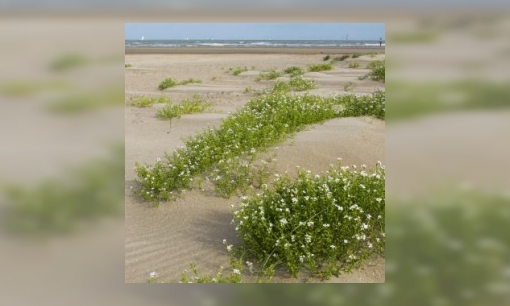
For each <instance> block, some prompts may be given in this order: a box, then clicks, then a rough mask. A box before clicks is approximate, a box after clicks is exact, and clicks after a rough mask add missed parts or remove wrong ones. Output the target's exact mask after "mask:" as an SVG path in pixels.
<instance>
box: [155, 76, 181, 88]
mask: <svg viewBox="0 0 510 306" xmlns="http://www.w3.org/2000/svg"><path fill="white" fill-rule="evenodd" d="M176 85H178V84H177V81H176V80H175V79H173V78H166V79H164V80H163V81H161V83H159V85H158V88H159V90H165V89H167V88H170V87H174V86H176Z"/></svg>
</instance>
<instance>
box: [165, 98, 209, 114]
mask: <svg viewBox="0 0 510 306" xmlns="http://www.w3.org/2000/svg"><path fill="white" fill-rule="evenodd" d="M210 106H211V103H207V102H205V101H204V100H203V99H202V97H201V96H200V95H198V94H195V95H193V97H191V98H188V99H185V100H183V101H182V102H181V103H179V104H172V103H171V102H170V101H169V102H167V104H166V105H165V106H164V107H162V108H160V109H158V110H157V112H156V117H157V118H160V119H172V118H178V117H180V116H182V115H185V114H194V113H201V112H203V111H205V110H206V109H207V108H209V107H210Z"/></svg>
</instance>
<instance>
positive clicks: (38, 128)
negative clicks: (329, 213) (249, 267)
mask: <svg viewBox="0 0 510 306" xmlns="http://www.w3.org/2000/svg"><path fill="white" fill-rule="evenodd" d="M427 3H429V4H428V5H425V4H421V3H418V1H414V2H403V1H396V0H394V1H388V2H384V3H382V2H376V1H362V2H360V1H358V2H356V3H355V4H354V3H352V4H349V3H342V2H336V1H329V0H322V1H321V0H318V1H305V0H301V1H295V2H291V1H281V2H278V3H277V4H276V3H274V1H271V2H270V1H263V2H258V4H255V3H250V4H243V3H241V2H234V1H230V0H221V1H216V2H214V3H212V2H206V1H201V0H195V1H186V2H184V1H181V2H179V3H175V2H167V1H138V0H131V1H122V2H121V1H107V2H105V1H101V2H100V1H88V2H86V3H84V2H81V1H77V0H76V1H63V0H61V1H58V0H56V1H29V0H25V1H19V0H17V1H3V2H2V3H1V4H0V16H1V18H0V46H1V47H0V52H1V54H2V56H1V57H0V64H1V67H2V69H0V190H1V191H0V220H1V221H0V247H1V254H2V255H1V256H0V271H2V273H1V275H2V277H0V288H1V289H0V304H2V305H69V304H72V305H103V304H104V305H107V304H108V305H109V304H115V303H122V304H123V305H139V304H143V305H175V306H178V305H204V306H211V305H238V304H239V303H240V302H242V303H243V304H245V305H252V304H253V305H264V304H272V303H274V304H282V303H285V304H287V303H288V304H291V303H292V304H293V305H308V304H319V305H353V304H355V305H438V306H439V305H508V304H510V235H508V233H509V232H510V161H509V158H508V157H509V156H510V141H509V138H510V137H509V135H510V86H509V85H510V69H509V68H510V67H509V66H510V36H509V33H510V18H508V16H507V15H508V14H507V13H508V5H506V4H505V3H504V2H502V1H497V0H492V1H484V2H481V1H454V2H453V3H452V2H450V4H449V5H448V6H446V5H444V4H443V5H437V6H432V4H430V3H434V4H436V3H438V1H434V2H427ZM126 22H384V23H386V30H387V33H386V38H387V39H386V43H387V44H386V45H387V50H386V54H387V61H386V62H387V64H388V66H389V67H388V73H387V81H386V87H387V91H388V94H387V101H388V104H387V105H388V110H387V116H388V117H387V126H386V137H387V138H386V150H387V156H386V161H387V165H386V167H387V188H386V191H387V220H386V224H387V231H386V232H387V248H386V250H387V256H386V283H385V284H375V285H356V284H349V285H314V286H310V285H306V288H305V287H304V286H305V285H293V286H285V287H284V288H278V289H275V287H274V286H260V285H242V286H232V285H230V286H220V285H216V286H215V285H207V286H200V287H196V285H195V286H194V287H191V286H189V287H187V288H186V289H183V288H177V287H176V286H178V285H168V284H167V285H148V284H147V285H125V284H124V283H123V282H124V239H123V237H124V220H123V197H124V196H123V195H124V191H123V189H122V187H123V186H124V177H123V175H124V151H123V141H124V136H123V135H124V98H123V97H124V67H123V66H122V64H123V62H124V23H126ZM150 272H151V271H147V275H148V276H149V273H150Z"/></svg>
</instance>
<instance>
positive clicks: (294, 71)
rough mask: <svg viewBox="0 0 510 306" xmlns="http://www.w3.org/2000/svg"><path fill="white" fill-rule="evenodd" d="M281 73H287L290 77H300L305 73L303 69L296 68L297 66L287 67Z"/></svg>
mask: <svg viewBox="0 0 510 306" xmlns="http://www.w3.org/2000/svg"><path fill="white" fill-rule="evenodd" d="M283 72H285V73H287V74H290V76H291V77H293V76H298V75H302V74H304V73H305V71H304V70H303V68H301V67H298V66H292V67H288V68H286V69H285V70H283Z"/></svg>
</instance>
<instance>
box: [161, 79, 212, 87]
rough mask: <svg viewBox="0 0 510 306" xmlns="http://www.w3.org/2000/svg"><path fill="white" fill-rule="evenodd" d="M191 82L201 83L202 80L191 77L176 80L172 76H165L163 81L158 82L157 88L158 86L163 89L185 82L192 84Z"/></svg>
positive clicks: (185, 83)
mask: <svg viewBox="0 0 510 306" xmlns="http://www.w3.org/2000/svg"><path fill="white" fill-rule="evenodd" d="M192 83H202V81H201V80H197V79H193V78H189V79H187V80H183V81H180V82H177V81H176V80H175V79H173V78H166V79H164V80H163V81H161V83H159V85H158V88H159V90H165V89H167V88H170V87H174V86H177V85H187V84H192Z"/></svg>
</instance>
